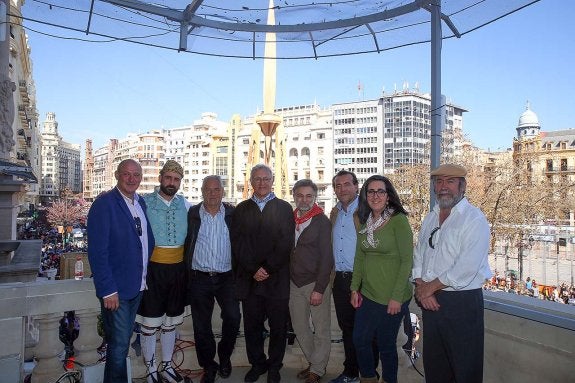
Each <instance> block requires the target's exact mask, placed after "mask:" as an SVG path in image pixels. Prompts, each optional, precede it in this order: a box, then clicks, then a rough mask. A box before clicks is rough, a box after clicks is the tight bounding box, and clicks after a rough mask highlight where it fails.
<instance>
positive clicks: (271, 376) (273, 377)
mask: <svg viewBox="0 0 575 383" xmlns="http://www.w3.org/2000/svg"><path fill="white" fill-rule="evenodd" d="M280 380H282V377H281V376H280V372H279V371H278V370H269V371H268V383H280Z"/></svg>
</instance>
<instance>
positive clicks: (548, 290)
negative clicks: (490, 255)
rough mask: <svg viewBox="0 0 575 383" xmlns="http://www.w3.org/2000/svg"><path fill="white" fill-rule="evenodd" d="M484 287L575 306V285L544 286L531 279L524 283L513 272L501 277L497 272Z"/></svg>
mask: <svg viewBox="0 0 575 383" xmlns="http://www.w3.org/2000/svg"><path fill="white" fill-rule="evenodd" d="M483 287H484V289H485V290H492V291H505V292H507V293H510V294H518V295H526V296H530V297H533V298H537V299H542V300H547V301H553V302H557V303H563V304H570V305H575V284H573V283H571V284H568V283H567V282H561V283H560V284H558V285H544V284H541V283H538V282H537V281H536V280H535V279H532V278H531V277H527V279H526V280H525V281H522V280H519V279H518V278H517V276H516V275H515V274H514V273H513V272H505V273H503V275H500V274H499V273H498V272H497V270H496V271H495V273H494V274H493V276H492V277H491V279H489V280H487V281H486V282H485V284H484V286H483Z"/></svg>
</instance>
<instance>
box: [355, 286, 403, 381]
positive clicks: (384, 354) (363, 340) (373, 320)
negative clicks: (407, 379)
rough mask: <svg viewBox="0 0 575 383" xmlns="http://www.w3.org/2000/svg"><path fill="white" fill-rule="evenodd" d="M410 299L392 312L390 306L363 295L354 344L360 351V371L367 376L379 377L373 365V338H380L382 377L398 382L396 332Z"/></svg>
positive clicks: (385, 379)
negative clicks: (396, 311) (398, 310)
mask: <svg viewBox="0 0 575 383" xmlns="http://www.w3.org/2000/svg"><path fill="white" fill-rule="evenodd" d="M408 306H409V301H407V302H404V303H403V304H402V305H401V312H399V313H397V314H395V315H390V314H388V313H387V305H382V304H381V303H377V302H374V301H372V300H370V299H368V298H366V297H363V303H362V304H361V307H359V308H358V309H357V312H356V314H355V328H354V330H353V343H354V344H355V349H356V351H357V356H358V362H359V371H360V373H361V376H362V377H364V378H373V377H375V376H376V374H375V368H373V365H374V360H373V338H374V337H375V338H376V339H377V347H378V350H379V353H380V355H379V357H380V358H381V370H382V371H381V377H382V378H383V381H384V382H387V383H397V369H398V358H397V344H396V343H397V333H398V332H399V327H400V326H401V321H402V319H403V316H404V314H405V310H406V309H407V307H408Z"/></svg>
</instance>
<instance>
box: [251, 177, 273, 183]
mask: <svg viewBox="0 0 575 383" xmlns="http://www.w3.org/2000/svg"><path fill="white" fill-rule="evenodd" d="M271 180H272V179H271V178H270V177H257V178H252V181H253V182H254V183H256V184H258V183H266V184H267V183H268V182H270V181H271Z"/></svg>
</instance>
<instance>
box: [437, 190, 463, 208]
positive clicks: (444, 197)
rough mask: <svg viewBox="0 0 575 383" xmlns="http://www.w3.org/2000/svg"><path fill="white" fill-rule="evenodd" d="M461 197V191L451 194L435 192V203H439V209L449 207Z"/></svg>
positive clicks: (455, 203)
mask: <svg viewBox="0 0 575 383" xmlns="http://www.w3.org/2000/svg"><path fill="white" fill-rule="evenodd" d="M462 199H463V193H458V194H451V193H439V194H437V203H439V208H440V209H451V208H453V207H454V206H455V205H457V203H458V202H459V201H461V200H462Z"/></svg>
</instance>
